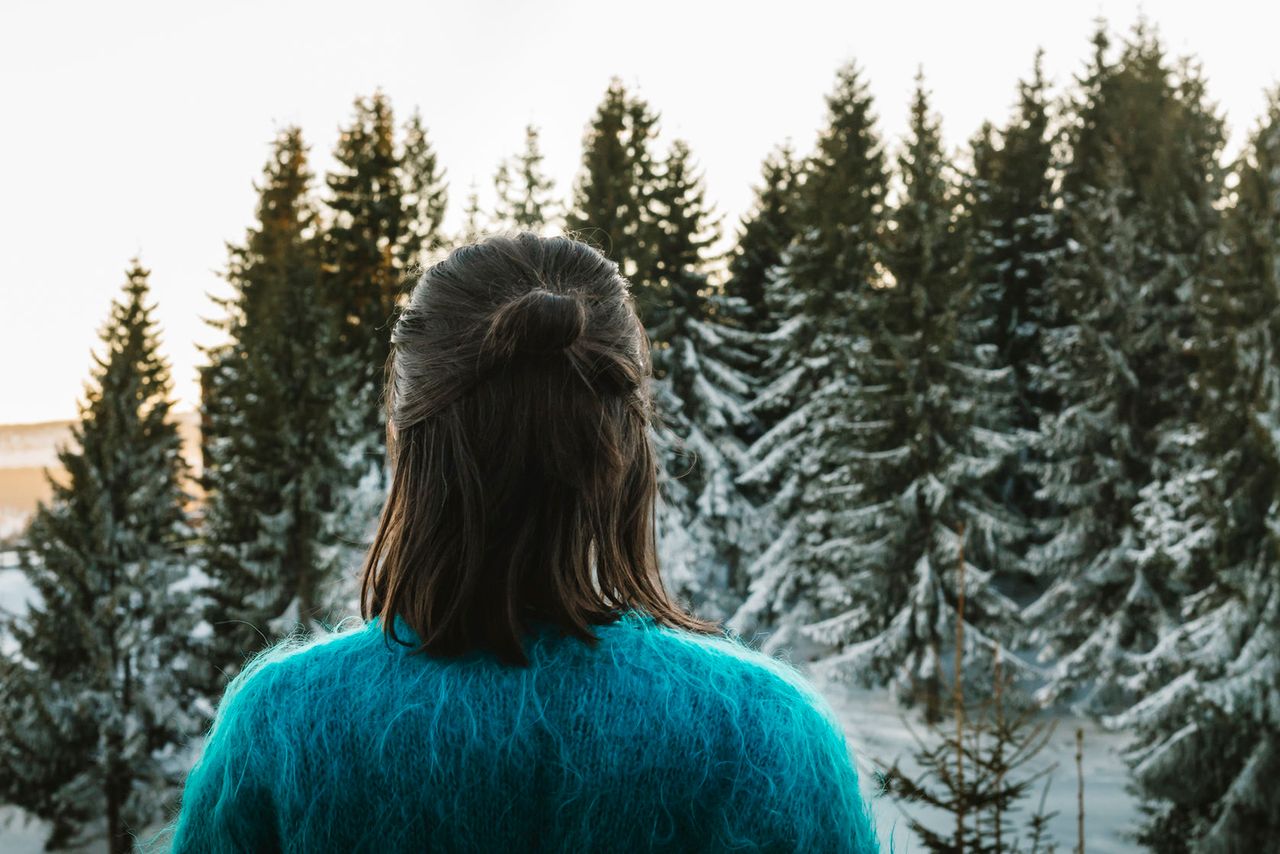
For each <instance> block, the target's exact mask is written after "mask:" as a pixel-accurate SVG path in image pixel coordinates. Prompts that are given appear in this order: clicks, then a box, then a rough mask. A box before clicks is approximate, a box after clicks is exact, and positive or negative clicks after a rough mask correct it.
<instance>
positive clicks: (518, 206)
mask: <svg viewBox="0 0 1280 854" xmlns="http://www.w3.org/2000/svg"><path fill="white" fill-rule="evenodd" d="M542 161H543V156H542V148H541V146H540V144H539V142H538V129H537V128H536V127H535V126H533V125H528V126H526V127H525V130H524V149H523V150H522V151H521V152H520V154H519V155H517V156H516V157H514V158H511V159H509V160H504V161H503V162H502V163H501V164H500V165H499V166H498V171H497V174H495V175H494V178H493V186H494V190H495V191H496V192H497V196H498V205H497V210H496V211H495V212H494V217H493V218H494V221H495V222H497V223H498V224H499V226H500V227H501V228H506V229H513V230H523V231H534V232H539V233H540V232H543V231H545V230H546V229H548V228H549V227H551V226H553V225H555V224H556V223H557V222H558V220H559V217H560V212H559V211H558V210H557V205H556V201H555V199H554V197H553V195H552V194H553V191H554V189H555V182H554V181H552V180H551V178H550V177H548V176H547V175H546V173H545V172H544V170H543V165H542Z"/></svg>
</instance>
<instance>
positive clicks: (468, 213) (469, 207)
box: [455, 180, 486, 243]
mask: <svg viewBox="0 0 1280 854" xmlns="http://www.w3.org/2000/svg"><path fill="white" fill-rule="evenodd" d="M485 220H486V218H485V215H484V211H483V210H481V208H480V188H479V187H478V186H476V182H475V181H474V180H472V182H471V186H470V187H468V189H467V197H466V200H465V201H464V202H463V205H462V228H461V230H459V232H458V236H457V238H456V241H455V242H457V243H474V242H475V241H477V240H479V239H480V237H481V236H482V235H483V234H484V232H485V228H486V224H485Z"/></svg>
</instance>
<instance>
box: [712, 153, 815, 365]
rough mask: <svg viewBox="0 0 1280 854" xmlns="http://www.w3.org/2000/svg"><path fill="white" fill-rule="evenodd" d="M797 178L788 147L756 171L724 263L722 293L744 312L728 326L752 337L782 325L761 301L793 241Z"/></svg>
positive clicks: (766, 300) (766, 302) (765, 299)
mask: <svg viewBox="0 0 1280 854" xmlns="http://www.w3.org/2000/svg"><path fill="white" fill-rule="evenodd" d="M799 176H800V166H799V164H798V163H797V162H796V157H795V153H794V152H793V151H792V149H791V145H790V144H789V143H788V144H785V145H782V146H779V147H778V148H776V149H774V150H773V151H771V152H770V153H769V155H768V157H766V158H765V161H764V165H763V167H762V168H761V181H760V184H759V185H758V186H757V187H756V188H755V200H754V202H753V204H752V207H751V210H750V212H749V213H748V214H747V215H746V216H745V217H743V219H742V222H741V224H740V226H739V230H738V239H737V242H736V244H735V245H734V248H733V250H732V252H731V256H730V259H729V271H728V272H729V276H728V279H727V280H726V281H725V293H726V294H728V295H729V296H731V297H734V298H736V299H739V300H741V301H742V302H743V304H744V305H745V306H746V311H745V312H744V313H743V315H742V317H741V319H738V320H734V321H733V325H735V326H737V327H739V328H741V329H744V330H746V331H748V332H752V333H755V334H756V335H767V334H768V333H770V332H772V331H774V330H775V329H777V328H778V326H779V325H780V323H781V320H782V318H777V317H774V316H773V313H772V309H771V304H772V303H773V302H774V300H771V299H770V298H769V297H768V295H767V294H768V288H767V283H768V281H769V277H770V276H771V275H772V273H773V271H774V270H776V269H777V268H778V267H779V266H781V263H782V253H783V252H784V251H785V250H786V248H787V246H788V245H790V243H791V240H792V238H794V237H795V235H796V227H797V223H796V217H795V195H796V187H797V184H798V181H799ZM766 349H767V348H766ZM765 354H766V353H765V352H762V354H761V355H762V356H763V355H765Z"/></svg>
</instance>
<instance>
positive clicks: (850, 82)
mask: <svg viewBox="0 0 1280 854" xmlns="http://www.w3.org/2000/svg"><path fill="white" fill-rule="evenodd" d="M826 103H827V122H826V127H825V128H824V129H823V130H822V132H821V133H820V135H819V138H818V142H817V147H816V150H815V152H814V153H813V154H812V155H811V156H810V157H809V158H808V159H807V163H806V167H805V172H806V176H807V177H806V181H805V182H804V184H803V185H802V190H801V191H800V192H799V193H798V195H797V201H796V204H797V210H796V218H797V220H796V221H797V223H798V224H799V225H798V227H797V237H796V240H795V241H793V243H792V244H791V247H790V248H789V249H788V250H787V251H786V252H785V253H784V257H783V260H782V262H781V263H780V265H779V267H778V268H777V269H776V271H775V272H774V273H771V274H770V275H771V277H772V281H773V282H774V283H775V287H776V289H777V291H778V292H779V293H781V294H786V300H785V302H784V303H783V304H782V305H781V306H780V310H779V315H778V316H779V317H780V318H782V319H781V322H780V324H779V326H778V328H777V329H776V330H774V331H773V333H772V338H773V346H774V347H775V348H776V353H775V354H774V355H771V356H770V362H769V363H768V364H766V366H765V369H766V370H767V371H768V372H769V373H770V375H771V376H774V377H776V379H774V380H773V381H772V382H770V383H769V384H768V385H766V386H765V387H764V388H762V389H761V390H760V392H759V393H758V394H757V395H756V396H755V398H754V399H753V400H752V401H751V404H750V409H751V411H752V412H753V413H754V414H755V415H756V416H757V417H759V418H761V419H762V420H764V422H765V423H766V424H769V425H772V426H771V427H770V428H769V429H768V430H767V432H765V433H764V434H763V435H761V436H760V438H759V439H757V440H756V441H755V442H753V443H752V445H751V447H750V448H749V452H748V460H747V464H748V465H749V468H748V469H747V470H746V471H744V472H743V473H742V475H740V476H739V478H738V481H739V484H740V485H741V486H743V487H744V489H745V490H747V494H748V495H749V497H750V498H751V499H752V502H753V504H755V505H756V506H757V507H758V508H759V511H760V514H761V515H760V523H759V524H760V526H761V529H762V532H763V534H764V538H765V540H766V541H767V542H768V543H769V547H768V548H766V549H765V550H764V551H763V552H761V553H759V554H758V556H757V557H756V559H755V560H754V561H752V563H751V565H750V566H749V568H748V578H749V579H750V581H749V594H748V597H747V599H746V601H745V602H744V603H743V604H742V606H741V607H740V608H739V609H738V610H737V611H736V612H735V614H734V616H733V617H732V619H731V620H730V621H729V623H728V625H729V627H730V628H731V629H732V630H734V631H736V632H738V633H740V634H743V635H746V636H752V635H754V634H755V633H756V632H757V631H765V632H769V636H768V638H767V640H766V642H765V644H764V649H766V650H773V649H777V648H779V647H781V646H782V645H784V644H787V643H790V642H792V641H793V640H795V639H796V638H795V632H796V629H797V627H798V626H800V625H803V624H805V623H808V622H811V621H813V619H815V618H816V617H818V616H820V615H819V613H818V612H816V610H815V607H816V602H817V600H818V596H817V593H816V589H817V588H818V586H819V585H823V586H826V587H829V588H840V587H842V586H843V583H844V581H845V580H847V578H848V577H849V575H850V574H851V573H852V572H854V571H855V569H856V567H855V566H853V564H852V563H851V562H850V561H849V560H848V556H847V555H846V554H844V552H843V546H844V544H845V543H846V542H847V538H848V536H849V535H850V534H851V533H852V532H853V531H854V530H855V529H856V524H857V520H856V519H854V518H852V517H851V516H850V515H849V514H847V513H845V512H843V510H844V508H845V507H846V506H847V504H848V501H849V498H848V493H849V490H850V488H851V484H850V483H849V482H848V470H847V468H846V462H847V458H846V455H845V450H846V448H847V447H848V445H849V442H850V440H851V434H852V432H853V429H854V428H853V427H852V425H853V423H854V420H855V419H854V418H852V417H851V413H850V411H849V409H848V408H847V407H848V405H849V402H850V397H849V392H850V391H851V388H852V380H853V376H852V374H853V368H854V363H855V361H856V360H857V358H858V356H859V348H860V347H861V346H862V342H863V341H864V339H863V338H862V336H861V332H860V330H859V329H858V327H857V325H856V318H857V308H858V299H859V298H860V297H861V296H862V295H863V292H864V291H866V290H867V289H869V288H871V287H873V286H874V285H875V283H877V282H878V281H879V280H880V279H881V278H882V272H881V267H880V265H879V263H878V255H879V253H878V248H877V241H878V239H879V234H880V231H881V223H882V220H883V216H884V211H883V202H884V192H885V182H886V171H885V163H884V154H883V152H882V149H881V142H880V138H879V134H878V133H877V131H876V129H875V116H874V113H873V110H872V101H871V95H870V93H869V92H868V91H867V86H866V83H865V81H864V80H863V77H862V73H861V71H860V69H859V68H858V67H857V65H856V64H855V63H853V62H849V63H846V64H845V65H843V66H842V67H841V68H840V69H839V70H838V72H837V75H836V83H835V87H834V89H833V91H832V92H831V93H830V94H829V95H828V96H827V99H826Z"/></svg>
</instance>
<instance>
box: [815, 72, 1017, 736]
mask: <svg viewBox="0 0 1280 854" xmlns="http://www.w3.org/2000/svg"><path fill="white" fill-rule="evenodd" d="M897 175H898V178H899V179H900V182H901V186H900V187H899V192H898V193H897V194H896V195H897V198H896V200H895V202H894V204H893V207H892V212H891V216H890V218H889V221H888V223H887V224H886V228H885V232H884V241H883V261H884V263H885V265H886V271H885V280H884V281H883V282H881V283H878V284H877V285H876V286H875V287H868V288H865V289H863V290H862V292H861V293H860V294H859V295H858V296H859V297H860V299H859V300H858V303H857V308H856V313H855V317H856V318H857V322H858V324H859V326H860V327H861V328H860V332H861V335H862V338H861V341H860V345H861V346H860V347H859V350H858V353H857V356H856V358H855V360H854V362H853V365H852V380H853V381H852V383H850V384H849V385H848V386H847V387H846V388H845V389H844V390H843V391H842V395H841V398H840V399H839V400H838V401H832V405H831V411H832V412H833V413H837V412H838V413H839V415H840V417H841V418H842V419H843V420H842V435H841V437H840V438H841V441H840V442H839V444H838V445H836V446H834V447H832V448H831V449H830V451H829V454H828V457H827V459H826V460H825V462H826V465H825V466H824V467H823V468H822V469H821V470H820V474H818V476H817V477H818V480H819V481H820V482H823V483H824V484H829V485H827V486H826V488H827V490H828V494H830V495H831V496H832V497H835V496H839V498H840V500H839V501H838V502H834V501H833V502H832V507H831V509H830V511H829V514H830V518H831V523H832V524H831V533H830V534H829V535H828V537H827V538H826V539H825V540H824V541H822V542H821V543H819V544H818V545H817V551H818V553H819V554H820V555H821V556H822V560H823V562H824V565H823V566H822V567H821V569H820V571H819V575H818V578H819V585H818V589H817V591H816V592H817V596H818V601H817V604H818V609H819V611H820V612H821V613H825V614H832V615H833V616H829V617H827V618H825V619H822V620H821V621H819V622H816V623H814V624H812V625H808V626H805V627H804V628H803V629H802V632H803V633H804V634H806V635H808V636H809V637H811V638H813V639H815V640H818V641H820V642H821V643H824V644H828V645H833V646H835V647H837V650H836V652H835V653H834V654H833V655H830V656H829V657H826V658H824V659H822V661H821V662H820V663H819V664H817V665H815V671H816V672H819V673H822V674H823V675H827V676H829V677H831V678H844V679H849V680H857V681H860V682H862V683H864V684H881V683H885V682H889V683H891V684H892V686H893V688H894V691H895V693H896V694H897V696H898V697H899V698H900V699H901V700H902V701H903V702H906V703H912V702H914V701H921V700H922V701H924V702H925V704H926V708H927V710H928V711H929V712H930V714H931V716H932V715H933V714H936V712H937V709H938V700H939V691H940V686H941V678H942V662H941V660H940V653H941V651H942V650H943V649H944V648H946V647H947V646H948V645H949V644H951V643H952V639H953V638H954V637H955V636H956V628H955V627H956V610H955V609H956V586H955V585H956V579H955V575H956V573H955V569H956V567H957V565H958V561H959V560H960V555H961V545H962V539H961V536H960V534H959V531H960V530H961V527H962V526H963V527H964V529H966V533H965V538H964V539H968V538H969V536H968V531H970V530H972V531H974V532H975V538H976V539H978V540H980V541H982V542H984V543H986V542H988V541H995V542H996V543H1003V542H1005V540H1006V538H1007V537H1009V536H1011V535H1010V534H1009V533H1008V529H1009V528H1011V527H1013V526H1015V525H1016V520H1010V519H1009V518H1007V517H1008V516H1009V514H1008V512H1007V511H1006V509H1005V508H1001V507H1000V506H999V505H998V504H997V502H996V501H995V500H993V498H992V495H991V494H990V492H991V490H990V484H991V479H992V475H993V474H994V473H996V472H999V471H1000V470H1002V469H1003V468H1005V467H1006V466H1007V464H1008V461H1009V460H1010V459H1011V458H1012V456H1013V455H1014V454H1016V452H1017V449H1018V439H1017V438H1016V437H1015V436H1014V435H1013V434H1012V433H1011V432H1010V431H1009V430H1008V428H1007V426H1004V427H1003V430H1004V432H1002V425H1000V424H998V423H995V422H994V421H993V422H992V423H990V424H988V423H986V422H987V418H985V417H982V414H981V412H980V410H982V409H983V408H984V407H989V408H993V409H1001V408H1003V409H1005V410H1007V409H1009V407H1010V401H1011V398H1012V371H1011V369H1010V368H1008V367H1007V366H1006V367H1003V368H1001V367H992V366H991V365H990V364H988V363H991V362H993V361H994V356H993V354H992V353H991V352H990V348H987V349H986V350H983V349H982V348H975V347H974V346H972V345H971V344H970V343H969V342H967V341H965V340H964V339H963V338H962V337H960V336H959V334H958V330H957V326H958V320H959V313H960V311H961V309H962V307H963V306H964V303H965V301H966V300H967V299H968V290H967V289H966V288H965V287H964V274H965V269H964V261H965V233H964V231H963V229H962V223H961V221H960V215H959V194H960V190H959V186H958V180H957V176H956V175H955V170H954V169H953V167H952V166H951V164H950V162H949V160H948V157H947V155H946V154H945V152H944V150H943V147H942V139H941V132H940V128H939V122H938V120H937V118H936V117H935V116H934V115H933V113H932V111H931V109H930V107H929V102H928V94H927V92H926V90H925V87H924V81H923V78H922V77H920V76H918V77H917V79H916V90H915V95H914V98H913V100H912V104H911V118H910V129H909V132H908V137H907V139H906V140H905V143H904V145H903V147H902V150H901V153H900V154H899V156H898V172H897ZM988 551H991V550H990V549H988ZM963 554H964V559H965V591H964V593H965V599H966V602H967V610H966V611H965V614H964V622H965V630H964V637H965V641H966V643H965V650H964V656H963V660H964V663H965V666H966V667H968V666H970V665H971V664H973V663H981V664H984V665H985V664H986V663H987V662H988V661H989V660H990V657H991V656H992V655H993V654H994V650H995V644H996V643H997V642H998V641H999V640H1000V639H1002V638H1003V637H1005V636H1006V635H1007V633H1008V631H1009V630H1010V629H1011V628H1013V626H1014V625H1015V624H1016V621H1017V618H1018V614H1019V609H1018V606H1017V605H1016V604H1015V603H1014V602H1012V601H1010V600H1009V599H1008V598H1006V597H1005V596H1004V595H1003V594H1002V593H1001V592H1000V591H999V590H998V588H997V587H996V585H995V584H994V583H993V580H994V579H993V576H994V572H993V570H992V569H991V568H990V567H987V566H980V565H978V564H976V563H975V562H974V561H975V560H976V559H978V558H980V557H982V556H983V555H980V554H979V555H972V556H971V553H969V552H964V553H963Z"/></svg>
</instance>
